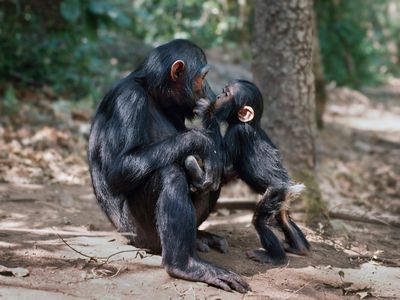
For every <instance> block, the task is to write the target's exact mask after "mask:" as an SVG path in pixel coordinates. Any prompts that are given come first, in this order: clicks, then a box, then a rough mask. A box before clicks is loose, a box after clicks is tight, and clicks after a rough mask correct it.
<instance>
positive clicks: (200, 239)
mask: <svg viewBox="0 0 400 300" xmlns="http://www.w3.org/2000/svg"><path fill="white" fill-rule="evenodd" d="M196 247H197V250H198V251H201V252H208V251H210V248H212V249H215V250H218V251H219V252H222V253H227V252H228V249H229V246H228V242H227V241H226V239H225V238H224V237H222V236H220V235H216V234H212V233H209V232H207V231H201V230H197V240H196Z"/></svg>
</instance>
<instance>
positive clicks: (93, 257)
mask: <svg viewBox="0 0 400 300" xmlns="http://www.w3.org/2000/svg"><path fill="white" fill-rule="evenodd" d="M55 234H57V236H58V238H59V239H60V240H61V241H62V242H63V243H64V244H65V245H66V246H67V247H68V248H70V249H71V250H72V251H74V252H76V253H78V254H79V255H82V256H83V257H87V258H89V259H90V260H94V261H98V260H104V261H103V262H102V263H101V264H100V265H99V267H100V266H103V265H105V264H107V263H108V261H109V260H110V258H111V257H113V256H115V255H118V254H121V253H126V252H136V253H137V254H139V253H140V252H141V251H143V252H144V253H145V255H140V256H141V258H146V257H150V256H152V254H148V253H147V251H149V250H148V249H131V250H122V251H118V252H115V253H112V254H110V255H109V256H100V257H96V256H90V255H87V254H85V253H82V252H81V251H79V250H76V249H75V248H74V247H72V246H71V245H70V244H68V243H67V241H66V240H64V239H63V238H62V237H61V235H59V234H58V233H57V232H55ZM136 257H137V255H136ZM136 257H135V258H136Z"/></svg>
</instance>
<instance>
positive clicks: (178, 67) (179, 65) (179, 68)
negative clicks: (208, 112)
mask: <svg viewBox="0 0 400 300" xmlns="http://www.w3.org/2000/svg"><path fill="white" fill-rule="evenodd" d="M184 70H185V62H184V61H183V60H180V59H179V60H176V61H175V62H174V63H173V64H172V66H171V78H172V80H173V81H177V80H178V78H179V76H181V75H182V73H183V71H184Z"/></svg>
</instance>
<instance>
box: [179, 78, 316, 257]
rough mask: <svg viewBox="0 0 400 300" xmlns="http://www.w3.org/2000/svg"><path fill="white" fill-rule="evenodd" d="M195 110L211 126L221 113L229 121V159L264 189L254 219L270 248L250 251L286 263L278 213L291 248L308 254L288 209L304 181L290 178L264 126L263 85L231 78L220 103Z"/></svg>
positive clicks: (242, 175)
mask: <svg viewBox="0 0 400 300" xmlns="http://www.w3.org/2000/svg"><path fill="white" fill-rule="evenodd" d="M195 111H196V112H197V114H199V115H201V116H202V117H203V123H204V125H205V126H206V127H209V126H211V125H212V124H213V123H215V121H216V118H218V119H219V120H220V121H226V122H227V123H228V128H227V131H226V133H225V136H224V144H225V148H226V151H227V156H228V164H229V163H231V164H232V165H233V169H234V171H236V172H237V174H238V175H239V177H240V178H241V179H242V180H243V181H245V182H246V183H247V184H248V185H249V186H250V187H251V188H252V189H253V190H254V191H256V192H257V193H260V194H264V195H263V198H262V199H261V201H260V202H259V203H258V205H257V208H256V211H255V213H254V217H253V224H254V226H255V228H256V230H257V233H258V236H259V238H260V241H261V244H262V246H263V247H264V248H265V250H266V251H264V250H255V251H249V252H248V256H249V257H250V258H252V259H254V260H257V261H262V262H271V263H273V264H281V263H284V262H286V254H285V252H284V248H283V247H282V245H281V243H280V241H279V240H278V238H277V237H276V236H275V234H274V233H273V232H272V231H271V230H270V229H269V228H268V221H270V219H272V218H273V217H275V218H276V220H277V223H278V225H279V227H280V228H281V229H282V230H283V232H284V234H285V237H286V240H287V245H285V246H286V250H287V251H290V252H293V253H296V254H301V255H305V254H307V252H308V250H309V248H310V245H309V243H308V242H307V240H306V238H305V237H304V234H303V233H302V231H301V230H300V228H299V227H298V226H297V225H296V224H295V223H294V222H293V221H292V220H291V218H290V216H289V214H288V201H289V200H290V198H292V197H295V196H297V194H299V192H300V191H301V190H302V189H303V188H304V186H303V185H302V184H295V183H293V182H292V181H291V180H290V178H289V175H288V173H287V171H286V169H285V167H284V166H283V165H282V162H281V157H280V154H279V150H278V149H277V148H276V147H275V146H274V144H273V143H272V142H271V140H270V139H269V137H268V136H267V134H266V133H265V132H264V131H263V130H262V129H261V126H260V120H261V116H262V112H263V99H262V96H261V93H260V91H259V90H258V88H257V87H256V86H255V85H254V84H253V83H251V82H249V81H245V80H234V81H231V82H230V83H229V84H228V85H227V86H226V87H225V88H224V89H223V92H222V94H220V95H218V96H217V99H216V101H215V102H213V103H210V102H209V101H208V100H206V99H201V100H199V101H198V103H197V107H196V108H195ZM211 129H212V130H214V128H211ZM188 160H189V158H188ZM187 165H188V166H190V170H191V173H194V174H196V173H197V175H192V177H193V178H196V177H198V178H200V177H201V176H202V173H201V172H202V170H201V169H200V167H196V164H195V163H194V162H193V163H189V164H188V163H187Z"/></svg>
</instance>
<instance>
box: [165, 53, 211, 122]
mask: <svg viewBox="0 0 400 300" xmlns="http://www.w3.org/2000/svg"><path fill="white" fill-rule="evenodd" d="M200 66H201V65H200ZM190 68H192V69H190ZM209 69H210V66H209V65H207V64H206V65H203V66H201V67H200V68H196V71H194V70H193V64H191V65H189V66H187V65H186V64H185V62H184V61H182V60H177V61H175V62H174V64H173V65H172V66H171V73H170V77H171V79H172V82H173V89H172V90H173V94H172V96H173V99H174V101H173V102H169V103H164V105H170V106H176V105H178V106H179V108H181V109H186V111H187V113H188V114H187V115H188V116H190V115H191V114H192V111H193V107H194V106H195V104H196V101H197V100H199V99H200V98H209V99H214V98H215V94H214V92H213V91H212V89H211V88H210V86H209V84H208V82H207V80H206V76H207V74H208V71H209ZM189 112H190V113H189Z"/></svg>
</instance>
